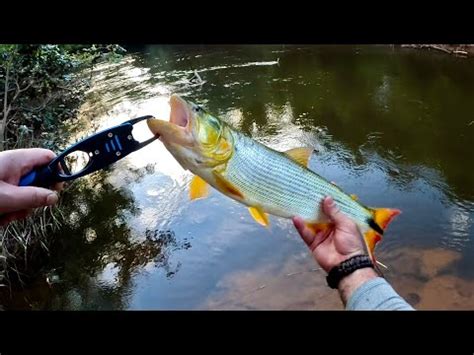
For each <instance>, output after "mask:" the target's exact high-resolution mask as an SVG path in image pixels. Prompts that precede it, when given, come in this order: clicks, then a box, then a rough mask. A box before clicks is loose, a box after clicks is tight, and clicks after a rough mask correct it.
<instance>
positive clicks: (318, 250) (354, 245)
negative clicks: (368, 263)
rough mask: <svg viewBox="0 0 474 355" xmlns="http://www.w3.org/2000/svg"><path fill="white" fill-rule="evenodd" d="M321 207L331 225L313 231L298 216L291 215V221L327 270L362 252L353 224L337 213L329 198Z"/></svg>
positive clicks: (355, 227)
mask: <svg viewBox="0 0 474 355" xmlns="http://www.w3.org/2000/svg"><path fill="white" fill-rule="evenodd" d="M322 208H323V212H324V213H325V214H326V215H327V216H328V218H329V219H330V220H331V222H333V223H334V224H333V227H332V228H329V229H326V230H320V231H315V230H314V229H312V228H309V227H308V226H307V225H306V224H305V222H304V220H303V219H302V218H301V217H294V218H293V223H294V225H295V227H296V229H297V230H298V232H299V234H300V235H301V238H303V240H304V241H305V243H306V245H307V246H308V247H309V249H310V250H311V253H312V254H313V256H314V258H315V259H316V261H317V262H318V264H319V265H320V266H321V267H322V268H323V269H324V270H325V271H326V272H329V271H330V270H331V269H332V268H333V267H334V266H336V265H339V264H340V263H341V262H343V261H344V260H347V259H349V258H351V257H353V256H356V255H363V254H366V252H365V250H364V242H363V240H362V236H361V234H360V232H359V230H358V228H357V225H356V224H355V223H354V222H353V221H352V220H351V219H350V218H349V217H346V216H345V215H344V214H343V213H341V211H340V210H339V208H337V206H336V204H335V203H334V201H333V199H332V198H331V197H326V198H325V199H324V201H323V204H322Z"/></svg>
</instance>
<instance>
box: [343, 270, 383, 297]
mask: <svg viewBox="0 0 474 355" xmlns="http://www.w3.org/2000/svg"><path fill="white" fill-rule="evenodd" d="M377 277H379V275H378V274H377V272H376V271H375V270H374V269H373V268H371V267H366V268H363V269H358V270H356V271H354V272H353V273H351V274H350V275H347V276H345V277H344V278H342V279H341V281H340V282H339V285H338V290H339V294H340V295H341V299H342V302H343V303H344V305H346V304H347V301H348V300H349V299H350V297H351V295H352V294H353V293H354V291H355V290H357V289H358V288H359V287H360V286H362V285H363V284H364V283H366V282H367V281H369V280H372V279H375V278H377Z"/></svg>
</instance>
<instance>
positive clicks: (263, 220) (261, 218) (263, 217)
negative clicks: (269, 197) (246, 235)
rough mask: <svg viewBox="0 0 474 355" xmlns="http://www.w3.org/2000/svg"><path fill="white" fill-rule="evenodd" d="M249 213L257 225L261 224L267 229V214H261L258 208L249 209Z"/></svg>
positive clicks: (268, 223) (268, 222)
mask: <svg viewBox="0 0 474 355" xmlns="http://www.w3.org/2000/svg"><path fill="white" fill-rule="evenodd" d="M249 212H250V215H251V216H252V217H253V219H254V220H255V221H256V222H257V223H258V224H261V225H262V226H264V227H268V226H269V225H270V221H269V219H268V214H267V213H265V212H263V210H262V209H261V208H260V207H249Z"/></svg>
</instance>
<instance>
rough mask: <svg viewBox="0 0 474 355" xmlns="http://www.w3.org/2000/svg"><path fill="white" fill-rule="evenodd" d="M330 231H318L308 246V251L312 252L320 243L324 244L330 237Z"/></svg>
mask: <svg viewBox="0 0 474 355" xmlns="http://www.w3.org/2000/svg"><path fill="white" fill-rule="evenodd" d="M330 234H331V233H330V231H329V230H328V231H325V232H324V231H320V232H317V233H316V235H315V236H314V239H313V242H312V243H311V245H309V249H310V250H311V251H312V252H313V251H314V250H315V249H316V248H317V247H318V246H319V245H320V244H321V243H322V242H324V241H325V240H326V239H327V237H329V235H330Z"/></svg>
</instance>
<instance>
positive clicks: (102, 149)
mask: <svg viewBox="0 0 474 355" xmlns="http://www.w3.org/2000/svg"><path fill="white" fill-rule="evenodd" d="M149 118H153V116H142V117H137V118H134V119H131V120H129V121H126V122H124V123H122V124H120V125H118V126H115V127H112V128H109V129H106V130H104V131H101V132H98V133H96V134H94V135H92V136H90V137H88V138H85V139H83V140H81V141H79V142H77V143H76V144H74V145H72V146H71V147H69V148H68V149H66V150H65V151H64V152H62V153H61V154H60V155H58V156H57V157H56V158H55V159H53V160H52V161H51V162H50V163H49V164H48V165H46V166H42V167H40V168H37V169H35V170H33V171H31V172H29V173H28V174H26V175H25V176H23V177H22V178H21V179H20V183H19V186H37V187H50V186H52V185H54V184H55V183H58V182H63V181H69V180H74V179H77V178H80V177H82V176H84V175H88V174H91V173H93V172H96V171H98V170H101V169H104V168H105V167H107V166H109V165H111V164H113V163H115V162H116V161H118V160H120V159H122V158H124V157H126V156H127V155H128V154H130V153H133V152H134V151H136V150H138V149H140V148H143V147H144V146H146V145H148V144H150V143H151V142H153V141H154V140H155V139H157V138H158V135H155V136H154V137H152V138H149V139H147V140H145V141H143V142H138V141H137V140H135V139H134V137H133V135H132V130H133V125H134V124H136V123H138V122H140V121H143V120H146V119H149ZM76 151H81V152H84V153H86V154H88V156H89V160H88V162H87V164H86V166H85V167H84V168H83V169H82V170H80V171H78V172H77V173H74V174H72V173H71V171H70V169H69V168H68V166H67V164H66V162H65V161H64V159H65V158H66V157H67V156H68V155H69V154H71V153H74V152H76ZM60 167H61V168H62V171H61V169H60Z"/></svg>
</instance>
